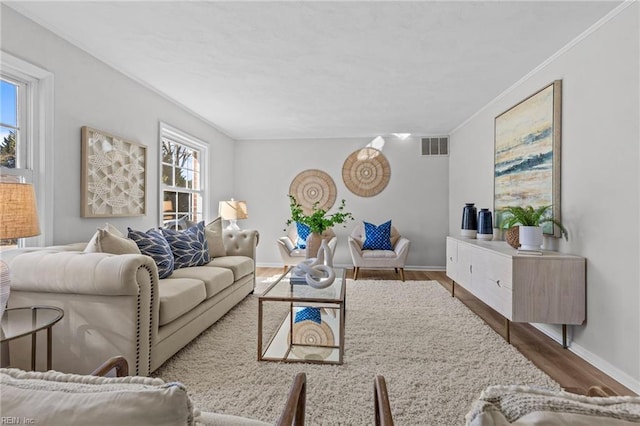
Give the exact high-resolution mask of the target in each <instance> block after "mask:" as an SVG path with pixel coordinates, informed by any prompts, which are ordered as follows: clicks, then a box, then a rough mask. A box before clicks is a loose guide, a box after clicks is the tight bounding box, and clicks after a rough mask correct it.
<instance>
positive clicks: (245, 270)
mask: <svg viewBox="0 0 640 426" xmlns="http://www.w3.org/2000/svg"><path fill="white" fill-rule="evenodd" d="M207 266H218V267H220V268H227V269H231V271H232V272H233V280H234V281H238V280H239V279H240V278H242V277H246V276H247V275H249V274H253V270H254V267H253V259H251V258H250V257H246V256H224V257H216V258H215V259H213V260H211V262H209V264H208V265H207Z"/></svg>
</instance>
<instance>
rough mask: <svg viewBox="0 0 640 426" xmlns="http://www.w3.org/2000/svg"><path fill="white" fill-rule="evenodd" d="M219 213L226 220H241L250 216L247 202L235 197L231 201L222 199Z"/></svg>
mask: <svg viewBox="0 0 640 426" xmlns="http://www.w3.org/2000/svg"><path fill="white" fill-rule="evenodd" d="M218 214H219V215H220V217H222V219H224V220H239V219H246V218H248V217H249V216H248V215H247V203H246V202H245V201H237V200H233V199H232V200H230V201H220V204H219V205H218Z"/></svg>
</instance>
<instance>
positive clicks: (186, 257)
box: [161, 222, 210, 269]
mask: <svg viewBox="0 0 640 426" xmlns="http://www.w3.org/2000/svg"><path fill="white" fill-rule="evenodd" d="M161 231H162V235H164V237H165V238H166V239H167V242H168V243H169V246H170V247H171V252H172V253H173V267H174V269H178V268H188V267H190V266H202V265H206V264H207V263H209V260H210V259H209V245H208V244H207V238H206V237H205V235H204V222H200V223H198V224H197V225H195V226H192V227H190V228H187V229H185V230H184V231H175V230H173V229H167V228H162V229H161Z"/></svg>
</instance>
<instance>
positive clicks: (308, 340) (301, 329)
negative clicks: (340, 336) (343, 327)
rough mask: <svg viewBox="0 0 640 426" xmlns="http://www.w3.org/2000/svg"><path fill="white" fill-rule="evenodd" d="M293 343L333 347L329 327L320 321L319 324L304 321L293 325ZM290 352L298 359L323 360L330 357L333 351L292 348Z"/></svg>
mask: <svg viewBox="0 0 640 426" xmlns="http://www.w3.org/2000/svg"><path fill="white" fill-rule="evenodd" d="M293 343H295V344H298V345H311V346H333V345H335V340H334V337H333V331H332V330H331V327H329V325H328V324H327V323H326V322H324V321H322V322H321V323H320V324H318V323H316V322H314V321H312V320H305V321H300V322H296V323H294V324H293ZM291 352H293V354H294V355H295V356H297V357H298V358H302V359H308V360H323V359H325V358H327V357H328V356H329V355H331V352H333V349H331V348H318V347H308V346H293V347H292V348H291Z"/></svg>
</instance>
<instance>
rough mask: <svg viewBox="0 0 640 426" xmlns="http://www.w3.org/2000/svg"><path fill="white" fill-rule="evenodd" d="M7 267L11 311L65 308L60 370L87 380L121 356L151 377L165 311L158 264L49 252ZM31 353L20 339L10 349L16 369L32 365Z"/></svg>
mask: <svg viewBox="0 0 640 426" xmlns="http://www.w3.org/2000/svg"><path fill="white" fill-rule="evenodd" d="M8 264H9V269H10V271H11V274H12V278H11V296H10V298H9V306H10V307H13V306H33V305H49V306H56V307H59V308H61V309H63V310H64V317H63V318H62V320H60V322H59V323H57V324H56V325H55V327H54V329H53V333H52V335H53V369H54V370H58V371H63V372H69V373H78V374H88V373H89V372H91V371H93V369H95V368H96V366H97V365H99V364H100V363H102V362H103V361H104V359H105V358H108V357H112V356H116V355H122V356H124V357H125V358H126V359H127V361H128V363H129V366H130V368H131V371H132V373H133V374H134V375H147V374H149V373H150V368H151V361H150V360H151V358H150V354H151V347H152V346H153V343H154V342H155V340H156V339H157V333H158V318H159V311H160V306H159V305H160V303H159V291H158V285H159V280H158V269H157V267H156V264H155V263H154V261H153V259H152V258H150V257H149V256H144V255H141V254H127V255H113V254H108V253H83V252H79V251H58V250H53V249H47V248H45V249H42V250H37V251H31V252H26V253H22V254H19V255H17V256H14V257H12V258H11V259H10V260H9V262H8ZM26 351H28V347H27V345H26V344H18V341H16V344H14V345H13V347H12V348H11V359H12V360H14V359H15V360H16V362H17V363H18V365H16V366H17V367H20V365H19V363H20V362H21V361H20V360H28V359H29V357H28V355H26V354H27V353H28V352H26ZM40 361H42V360H40ZM22 365H24V364H22ZM36 368H38V367H36Z"/></svg>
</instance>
